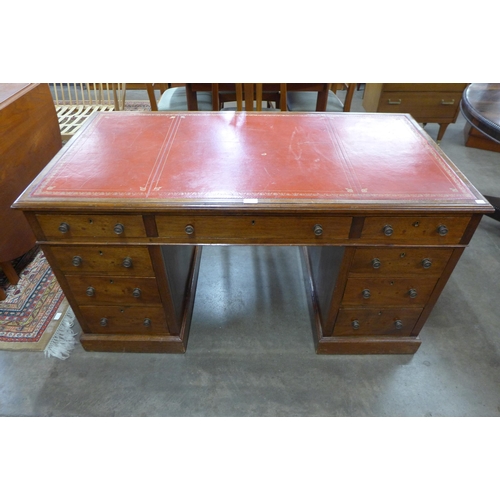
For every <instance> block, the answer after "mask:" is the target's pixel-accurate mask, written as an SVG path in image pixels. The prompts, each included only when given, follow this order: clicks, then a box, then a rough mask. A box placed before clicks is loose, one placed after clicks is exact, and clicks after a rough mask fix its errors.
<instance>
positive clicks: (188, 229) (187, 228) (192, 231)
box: [184, 224, 194, 234]
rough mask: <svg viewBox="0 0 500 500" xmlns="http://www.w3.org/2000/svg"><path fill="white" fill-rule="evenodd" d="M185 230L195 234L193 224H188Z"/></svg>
mask: <svg viewBox="0 0 500 500" xmlns="http://www.w3.org/2000/svg"><path fill="white" fill-rule="evenodd" d="M184 230H185V231H186V234H194V226H192V225H191V224H188V225H187V226H186V227H185V229H184Z"/></svg>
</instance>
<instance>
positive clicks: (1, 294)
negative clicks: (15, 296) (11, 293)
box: [0, 288, 7, 300]
mask: <svg viewBox="0 0 500 500" xmlns="http://www.w3.org/2000/svg"><path fill="white" fill-rule="evenodd" d="M6 298H7V295H6V293H5V290H4V289H3V288H0V300H5V299H6Z"/></svg>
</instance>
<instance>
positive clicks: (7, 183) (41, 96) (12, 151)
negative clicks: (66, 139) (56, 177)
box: [0, 83, 62, 299]
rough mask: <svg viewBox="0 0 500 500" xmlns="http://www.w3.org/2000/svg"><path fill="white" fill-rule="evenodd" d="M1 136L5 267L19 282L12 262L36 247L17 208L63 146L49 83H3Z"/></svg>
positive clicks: (0, 233)
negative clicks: (14, 208)
mask: <svg viewBox="0 0 500 500" xmlns="http://www.w3.org/2000/svg"><path fill="white" fill-rule="evenodd" d="M0 138H1V139H0V162H1V163H0V192H1V195H0V220H1V229H0V267H2V269H3V270H4V271H5V274H6V275H7V277H8V278H9V280H10V281H11V283H17V281H18V278H17V275H16V273H15V271H14V269H13V267H12V264H11V262H10V261H12V260H13V259H15V258H17V257H20V256H21V255H23V254H24V253H26V252H27V251H28V250H29V249H30V248H32V247H33V246H34V245H35V235H34V234H33V231H32V229H31V228H30V226H29V224H28V222H27V221H26V218H25V217H24V216H23V215H22V213H20V212H18V211H16V210H12V209H11V205H12V203H13V202H14V201H15V199H16V198H17V197H18V196H19V195H20V194H21V193H22V192H23V190H24V189H25V188H26V187H27V186H28V185H29V183H30V182H31V181H32V180H33V179H34V178H35V177H36V176H37V175H38V174H39V173H40V172H41V170H42V169H43V167H44V166H45V165H46V164H47V163H48V162H49V161H50V160H51V159H52V157H53V156H54V155H55V154H56V153H57V152H58V151H59V149H60V148H61V146H62V141H61V132H60V131H59V124H58V122H57V115H56V109H55V107H54V102H53V101H52V96H51V94H50V90H49V87H48V85H47V84H35V83H0ZM1 292H2V291H1V290H0V299H1V298H3V297H1Z"/></svg>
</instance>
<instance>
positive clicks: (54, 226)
mask: <svg viewBox="0 0 500 500" xmlns="http://www.w3.org/2000/svg"><path fill="white" fill-rule="evenodd" d="M37 220H38V222H39V223H40V226H41V227H42V230H43V232H44V234H45V237H46V239H48V240H73V239H75V240H85V239H94V238H99V239H103V240H118V239H125V238H143V237H145V236H146V230H145V228H144V223H143V221H142V216H141V215H65V214H38V215H37Z"/></svg>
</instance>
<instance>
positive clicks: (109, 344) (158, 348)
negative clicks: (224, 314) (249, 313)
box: [80, 247, 201, 354]
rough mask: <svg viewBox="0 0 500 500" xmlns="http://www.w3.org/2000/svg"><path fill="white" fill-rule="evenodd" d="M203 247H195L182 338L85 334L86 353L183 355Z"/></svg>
mask: <svg viewBox="0 0 500 500" xmlns="http://www.w3.org/2000/svg"><path fill="white" fill-rule="evenodd" d="M200 260H201V247H196V248H195V250H194V253H193V259H192V263H191V265H190V269H189V277H188V281H187V286H186V290H185V296H184V307H183V313H182V318H181V331H180V333H179V335H149V336H145V335H133V334H132V335H131V334H109V335H103V334H94V333H82V335H81V337H80V343H81V345H82V347H83V348H84V349H85V350H86V351H96V352H131V353H132V352H135V353H165V354H183V353H185V352H186V349H187V342H188V337H189V328H190V326H191V318H192V316H193V308H194V298H195V294H196V285H197V283H198V274H199V271H200Z"/></svg>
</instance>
